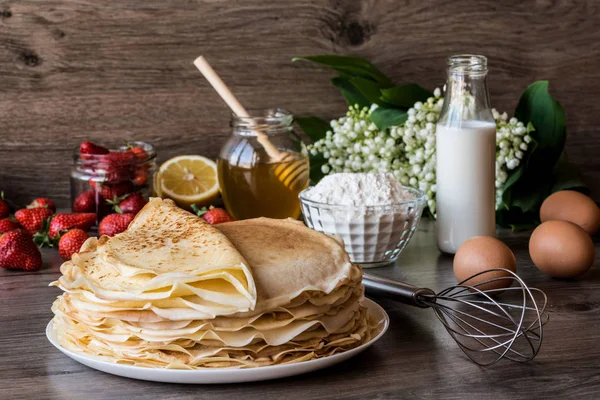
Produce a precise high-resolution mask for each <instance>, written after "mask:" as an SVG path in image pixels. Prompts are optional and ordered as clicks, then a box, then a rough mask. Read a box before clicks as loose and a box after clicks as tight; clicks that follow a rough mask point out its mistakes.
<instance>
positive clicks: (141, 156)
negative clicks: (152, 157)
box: [127, 146, 148, 160]
mask: <svg viewBox="0 0 600 400" xmlns="http://www.w3.org/2000/svg"><path fill="white" fill-rule="evenodd" d="M127 151H129V152H131V153H133V154H134V155H135V158H137V159H138V160H145V159H147V158H148V153H147V152H146V150H144V149H143V148H141V147H137V146H136V147H131V148H130V149H129V150H127Z"/></svg>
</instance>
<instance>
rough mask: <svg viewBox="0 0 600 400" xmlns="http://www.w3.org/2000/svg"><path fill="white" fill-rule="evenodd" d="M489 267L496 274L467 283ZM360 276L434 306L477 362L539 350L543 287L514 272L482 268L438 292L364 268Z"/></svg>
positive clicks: (381, 289)
mask: <svg viewBox="0 0 600 400" xmlns="http://www.w3.org/2000/svg"><path fill="white" fill-rule="evenodd" d="M489 273H493V275H494V276H495V277H494V278H490V279H487V280H483V281H481V282H479V283H477V284H473V285H469V284H468V283H469V281H470V282H473V281H474V278H477V277H480V276H481V275H483V274H489ZM363 282H364V284H365V287H366V288H367V290H369V289H370V290H371V291H374V292H375V294H376V295H377V294H382V295H388V296H391V297H393V298H396V299H398V300H400V301H403V302H405V303H407V304H411V305H413V306H418V307H426V306H428V307H430V308H432V309H433V310H434V312H435V314H436V316H437V318H438V319H439V320H440V322H441V323H442V324H443V325H444V327H445V328H446V330H447V331H448V333H449V334H450V336H451V337H452V338H453V339H454V340H455V341H456V343H457V344H458V346H459V347H460V349H461V350H462V351H463V352H464V353H465V354H466V355H467V356H468V357H469V358H470V359H471V360H472V361H473V362H475V363H477V364H478V365H481V366H488V365H492V364H494V363H496V362H498V361H499V360H501V359H503V358H505V359H509V360H512V361H516V362H526V361H530V360H532V359H533V358H534V357H535V356H536V355H537V354H538V352H539V350H540V347H541V344H542V339H543V333H542V329H543V325H544V324H545V323H546V322H547V321H548V319H549V318H548V314H547V313H546V311H545V310H546V303H547V297H546V295H545V294H544V292H543V291H541V290H539V289H536V288H529V287H528V286H527V285H526V284H525V282H524V281H523V280H522V279H521V278H520V277H519V276H518V275H517V274H515V273H514V272H512V271H510V270H507V269H502V268H495V269H490V270H486V271H482V272H480V273H478V274H475V275H473V276H471V277H469V278H467V279H465V280H463V281H462V282H459V283H458V284H457V285H453V286H450V287H448V288H446V289H443V290H441V291H440V292H438V293H437V294H435V293H434V292H432V291H431V290H429V289H422V288H417V287H415V286H412V285H409V284H407V283H403V282H394V281H391V280H388V279H385V278H379V277H374V276H370V275H368V274H365V275H364V277H363ZM499 283H500V285H499ZM499 296H502V300H498V299H497V297H499Z"/></svg>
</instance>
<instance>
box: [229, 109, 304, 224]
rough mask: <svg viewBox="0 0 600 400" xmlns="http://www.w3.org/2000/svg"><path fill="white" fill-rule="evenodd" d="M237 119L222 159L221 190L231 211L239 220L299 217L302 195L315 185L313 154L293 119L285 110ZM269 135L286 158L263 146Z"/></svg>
mask: <svg viewBox="0 0 600 400" xmlns="http://www.w3.org/2000/svg"><path fill="white" fill-rule="evenodd" d="M250 115H251V116H250V117H238V116H235V115H234V116H232V119H231V129H232V136H231V137H230V138H229V140H227V142H226V143H225V145H224V146H223V147H222V149H221V152H220V154H219V159H218V160H217V167H218V175H219V185H220V187H221V193H222V196H223V201H224V203H225V206H226V207H227V210H228V211H229V213H230V214H231V215H233V216H234V217H235V218H236V219H247V218H256V217H269V218H288V217H289V218H298V217H299V216H300V201H299V199H298V194H299V193H300V192H301V191H302V190H303V189H305V188H306V187H307V186H308V183H309V161H308V153H307V151H306V148H305V147H304V145H303V143H302V141H301V140H300V138H299V137H298V135H297V134H296V133H295V132H294V129H293V126H292V122H293V116H292V114H290V113H289V112H288V111H286V110H283V109H279V108H277V109H267V110H261V111H254V112H251V113H250ZM261 133H262V134H264V135H266V136H267V138H268V140H269V141H270V142H271V143H272V144H273V145H274V146H275V148H276V149H277V150H279V152H280V153H281V155H282V157H281V158H280V159H274V158H273V157H272V154H271V155H269V153H268V152H267V151H266V150H265V148H263V146H262V145H261V143H259V140H258V135H259V134H261Z"/></svg>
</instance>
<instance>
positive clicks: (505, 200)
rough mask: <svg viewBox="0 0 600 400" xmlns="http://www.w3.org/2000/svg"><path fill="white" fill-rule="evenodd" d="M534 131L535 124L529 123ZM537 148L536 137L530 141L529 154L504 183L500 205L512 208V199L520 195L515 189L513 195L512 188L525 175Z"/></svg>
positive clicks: (529, 129) (530, 129)
mask: <svg viewBox="0 0 600 400" xmlns="http://www.w3.org/2000/svg"><path fill="white" fill-rule="evenodd" d="M533 131H534V129H533V126H532V125H531V124H529V125H528V126H527V132H528V133H529V132H533ZM536 148H537V142H536V141H535V139H532V140H531V143H529V151H528V152H527V156H526V157H525V159H524V160H523V161H522V162H521V165H519V167H518V168H517V169H515V170H514V171H513V172H512V173H511V174H510V175H509V177H508V179H507V180H506V182H505V183H504V188H503V189H502V204H501V205H500V207H501V208H503V209H506V210H508V209H510V206H511V204H512V202H511V199H512V198H513V197H514V198H517V197H518V196H519V192H518V191H515V192H516V194H515V195H514V196H513V190H511V188H512V187H513V186H514V185H515V184H516V183H517V182H518V181H519V179H521V177H522V176H523V173H524V172H525V170H526V169H527V165H529V159H530V157H531V154H533V153H534V152H535V149H536Z"/></svg>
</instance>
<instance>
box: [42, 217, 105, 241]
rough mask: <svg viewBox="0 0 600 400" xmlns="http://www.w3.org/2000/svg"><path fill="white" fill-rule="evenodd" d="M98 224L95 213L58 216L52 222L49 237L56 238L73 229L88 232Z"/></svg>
mask: <svg viewBox="0 0 600 400" xmlns="http://www.w3.org/2000/svg"><path fill="white" fill-rule="evenodd" d="M95 223H96V214H94V213H72V214H56V215H55V216H54V218H52V220H51V221H50V229H49V230H48V236H49V237H51V238H55V237H56V236H58V235H60V233H61V231H66V230H69V229H72V228H79V229H81V230H84V231H87V230H88V229H90V228H91V227H92V226H93V225H94V224H95Z"/></svg>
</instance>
